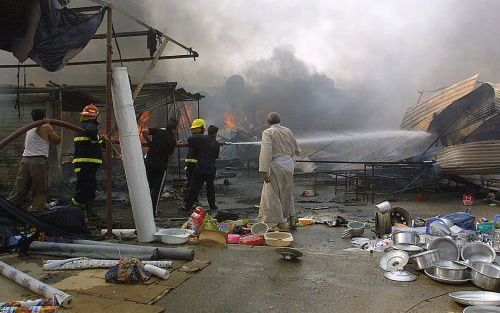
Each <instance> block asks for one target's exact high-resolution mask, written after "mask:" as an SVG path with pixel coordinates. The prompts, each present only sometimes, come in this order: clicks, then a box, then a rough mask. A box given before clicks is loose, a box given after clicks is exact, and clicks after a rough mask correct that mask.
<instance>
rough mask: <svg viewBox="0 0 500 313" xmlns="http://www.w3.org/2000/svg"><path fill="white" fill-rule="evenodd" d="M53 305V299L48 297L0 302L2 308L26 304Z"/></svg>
mask: <svg viewBox="0 0 500 313" xmlns="http://www.w3.org/2000/svg"><path fill="white" fill-rule="evenodd" d="M51 305H52V300H48V299H36V300H21V301H9V302H0V308H6V307H13V306H24V307H26V306H51Z"/></svg>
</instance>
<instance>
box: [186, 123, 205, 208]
mask: <svg viewBox="0 0 500 313" xmlns="http://www.w3.org/2000/svg"><path fill="white" fill-rule="evenodd" d="M205 126H206V123H205V120H203V119H201V118H198V119H195V120H194V121H193V123H192V124H191V137H189V138H188V145H189V141H190V139H191V140H192V138H193V137H196V136H203V134H204V133H205ZM195 153H196V151H195V150H194V149H192V148H191V146H190V147H189V150H188V153H187V156H186V161H185V162H186V167H185V168H184V169H185V170H186V185H185V187H184V208H186V204H187V202H188V201H189V200H188V195H189V186H190V184H191V178H192V176H193V172H194V169H195V168H196V164H197V163H198V156H197V155H196V154H195Z"/></svg>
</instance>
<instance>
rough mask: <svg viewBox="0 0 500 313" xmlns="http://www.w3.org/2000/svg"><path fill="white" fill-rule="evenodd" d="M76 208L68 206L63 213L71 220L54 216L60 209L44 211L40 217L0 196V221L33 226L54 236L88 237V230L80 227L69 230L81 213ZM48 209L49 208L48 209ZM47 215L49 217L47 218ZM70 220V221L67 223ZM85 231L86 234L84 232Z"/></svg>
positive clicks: (59, 212)
mask: <svg viewBox="0 0 500 313" xmlns="http://www.w3.org/2000/svg"><path fill="white" fill-rule="evenodd" d="M76 210H79V209H78V208H71V207H70V208H68V209H67V210H65V211H66V213H64V214H65V215H68V214H69V215H72V216H73V218H72V219H71V220H69V219H67V218H65V219H61V218H54V216H56V215H57V216H61V215H62V214H61V212H62V210H61V209H57V210H54V212H52V214H51V213H50V212H44V213H43V214H42V215H41V216H40V217H35V216H34V215H33V214H31V213H30V212H27V211H25V210H23V209H21V208H19V207H18V206H16V205H15V204H13V203H12V202H10V201H9V200H7V199H5V198H4V197H2V196H0V221H1V222H2V223H5V222H6V221H10V225H9V226H20V227H22V226H24V225H30V226H32V227H35V228H36V229H38V230H43V231H45V232H46V233H47V234H48V235H51V236H56V237H64V238H68V239H78V238H89V237H90V236H89V234H88V230H87V229H86V228H85V229H84V228H82V227H76V228H73V229H72V231H70V226H71V223H73V225H74V223H75V221H77V220H79V216H78V215H82V213H79V214H78V212H77V211H76ZM49 211H50V210H49ZM47 217H49V218H47ZM65 222H66V223H68V224H67V225H65V226H62V225H63V224H64V223H65ZM69 222H71V223H69ZM85 233H86V234H85Z"/></svg>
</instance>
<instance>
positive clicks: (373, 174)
mask: <svg viewBox="0 0 500 313" xmlns="http://www.w3.org/2000/svg"><path fill="white" fill-rule="evenodd" d="M370 189H371V196H372V204H373V203H375V165H372V179H371V180H370Z"/></svg>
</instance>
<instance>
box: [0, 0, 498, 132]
mask: <svg viewBox="0 0 500 313" xmlns="http://www.w3.org/2000/svg"><path fill="white" fill-rule="evenodd" d="M71 3H72V5H74V6H81V5H89V4H91V3H90V2H88V1H85V0H73V1H72V2H71ZM115 3H116V4H118V5H120V6H123V7H124V8H126V9H128V10H129V11H131V12H134V14H136V15H137V16H138V17H140V18H141V19H143V20H146V21H148V22H150V23H151V24H152V25H153V26H155V27H157V28H158V29H160V30H162V31H167V32H168V33H169V34H170V35H172V36H173V37H174V38H176V39H178V40H179V41H181V42H183V43H185V44H187V45H188V46H192V47H193V48H195V49H196V50H197V51H198V52H199V53H200V58H199V59H198V60H197V61H196V62H192V61H190V60H175V61H169V62H161V63H160V64H159V66H158V68H157V69H156V70H155V72H154V77H153V80H156V81H164V80H170V81H178V82H179V83H180V85H182V86H184V87H186V88H187V89H190V90H192V91H198V90H199V91H204V92H206V93H207V94H209V95H210V97H209V99H208V100H207V104H206V107H208V108H210V111H212V110H211V107H209V104H214V103H215V102H217V101H219V100H221V99H222V98H224V99H222V100H224V101H226V102H224V101H222V100H221V102H223V103H227V102H228V101H229V100H227V99H226V98H228V95H227V94H226V90H225V85H226V81H227V79H228V78H229V77H231V76H232V75H235V74H237V75H241V76H242V77H243V79H244V81H245V87H244V95H243V96H242V97H243V98H242V99H240V101H236V102H237V103H233V102H234V101H233V100H234V99H232V100H231V101H229V103H230V104H231V105H233V104H234V105H241V106H243V105H244V106H245V108H244V109H245V110H250V109H252V108H258V107H259V106H264V105H272V106H273V107H276V109H277V110H281V111H282V113H283V114H284V115H285V116H284V117H286V118H287V119H288V120H289V121H290V123H291V124H292V125H294V126H297V127H301V128H307V127H306V126H301V125H299V122H300V120H299V118H298V117H300V118H301V119H304V118H305V117H307V118H308V119H309V118H316V117H317V116H321V119H322V121H321V122H320V123H319V124H318V125H321V127H324V128H326V129H328V130H336V129H347V130H353V129H367V128H378V129H387V128H397V127H398V126H399V123H400V120H401V117H402V115H403V113H404V111H405V109H406V108H407V107H408V106H410V105H413V104H415V102H416V101H417V98H418V94H417V91H418V90H422V89H423V90H429V89H435V88H437V87H442V86H446V85H449V84H452V83H454V82H456V81H458V80H461V79H463V78H465V77H467V76H469V75H471V74H473V73H476V72H480V74H481V75H480V80H482V81H493V82H499V81H500V63H499V62H497V58H498V55H499V54H500V43H499V41H498V38H499V37H500V28H499V27H498V18H497V12H499V11H500V2H499V1H496V0H477V1H460V0H442V1H421V0H404V1H400V0H380V1H370V0H351V1H329V0H316V1H308V2H304V1H301V0H288V1H270V0H255V1H233V0H190V1H172V0H142V1H132V0H120V1H115ZM115 17H116V19H115V27H116V29H117V31H130V30H138V29H141V28H140V27H138V26H136V25H134V23H132V22H130V21H128V20H127V19H125V18H123V17H121V16H120V15H119V14H118V13H116V14H115ZM143 41H144V40H131V41H129V40H119V42H120V46H121V49H122V52H123V55H124V57H134V56H140V55H142V56H144V55H146V54H147V51H146V49H145V42H143ZM290 47H293V48H290ZM103 52H104V42H103V41H95V42H92V43H91V45H90V46H89V47H88V49H86V51H85V52H84V53H83V54H82V55H81V56H79V57H78V59H90V58H94V57H97V56H100V57H103V56H104V55H103ZM168 52H169V53H177V52H181V51H180V50H178V49H176V48H174V47H173V46H169V48H168ZM115 56H116V54H115ZM0 61H1V62H2V63H4V62H13V60H12V57H10V56H9V55H8V54H7V53H0ZM145 67H146V65H145V64H133V65H132V64H131V65H130V73H131V74H132V80H138V79H139V78H140V76H141V75H142V72H143V71H144V69H145ZM104 79H105V75H104V69H103V67H102V66H101V67H99V66H94V67H86V68H83V67H78V68H76V67H74V68H65V69H63V70H62V71H61V72H59V73H56V74H49V73H46V72H43V71H40V70H29V71H28V81H33V82H35V83H36V84H44V83H45V82H47V81H48V80H53V81H57V82H64V83H67V84H89V83H103V82H104ZM333 81H334V83H333ZM14 82H15V71H1V72H0V83H14ZM332 86H333V87H334V88H333V90H332ZM214 105H221V104H220V103H215V104H214ZM207 110H208V109H207ZM220 110H222V108H220V109H219V111H220ZM291 112H293V113H294V115H291V116H286V115H288V114H289V113H291ZM295 114H296V115H295ZM307 124H308V125H311V121H309V120H308V123H307Z"/></svg>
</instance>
